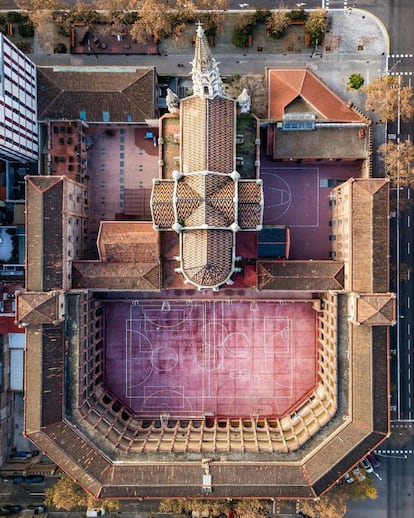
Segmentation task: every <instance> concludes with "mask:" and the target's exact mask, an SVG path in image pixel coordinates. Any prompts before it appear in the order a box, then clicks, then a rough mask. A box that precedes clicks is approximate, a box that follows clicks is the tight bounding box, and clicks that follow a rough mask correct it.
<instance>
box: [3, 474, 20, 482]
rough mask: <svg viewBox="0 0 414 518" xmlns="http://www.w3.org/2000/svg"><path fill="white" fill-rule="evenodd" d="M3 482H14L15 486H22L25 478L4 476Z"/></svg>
mask: <svg viewBox="0 0 414 518" xmlns="http://www.w3.org/2000/svg"><path fill="white" fill-rule="evenodd" d="M1 480H2V482H13V484H21V483H23V482H24V477H23V476H22V475H2V476H1Z"/></svg>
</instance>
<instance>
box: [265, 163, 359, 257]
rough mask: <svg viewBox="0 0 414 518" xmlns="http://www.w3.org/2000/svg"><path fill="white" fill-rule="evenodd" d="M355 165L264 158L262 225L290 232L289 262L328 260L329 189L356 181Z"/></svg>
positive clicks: (357, 173)
mask: <svg viewBox="0 0 414 518" xmlns="http://www.w3.org/2000/svg"><path fill="white" fill-rule="evenodd" d="M358 167H359V164H356V163H355V164H353V163H351V164H349V163H343V164H337V163H320V164H318V165H314V164H311V163H309V164H290V163H283V164H282V163H277V164H276V163H275V162H272V161H271V160H269V159H268V158H267V157H264V158H263V160H262V165H261V169H260V171H261V172H260V177H261V178H262V179H263V190H264V199H265V208H264V215H263V219H264V224H265V225H287V226H289V228H290V235H291V242H290V255H289V258H290V259H293V260H294V259H299V260H309V259H315V260H321V259H322V260H323V259H329V258H330V255H329V252H330V250H331V248H332V246H331V242H330V235H331V234H332V227H331V226H330V224H329V223H330V220H331V219H332V215H331V207H330V198H329V195H330V193H331V190H332V187H333V186H334V185H335V184H336V183H337V182H339V183H340V182H342V181H346V180H347V179H348V178H351V177H355V178H358V177H359V176H360V175H361V171H360V170H359V169H358Z"/></svg>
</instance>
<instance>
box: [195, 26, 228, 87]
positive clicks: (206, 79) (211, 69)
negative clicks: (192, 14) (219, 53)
mask: <svg viewBox="0 0 414 518" xmlns="http://www.w3.org/2000/svg"><path fill="white" fill-rule="evenodd" d="M217 65H218V63H217V62H216V60H215V59H214V58H213V56H212V54H211V50H210V47H209V45H208V41H207V38H206V35H205V33H204V30H203V27H202V26H201V23H199V24H198V26H197V33H196V42H195V53H194V59H193V61H192V66H193V69H192V72H191V75H192V79H193V92H194V95H198V96H199V97H224V90H223V83H222V82H221V77H220V72H219V69H218V66H217Z"/></svg>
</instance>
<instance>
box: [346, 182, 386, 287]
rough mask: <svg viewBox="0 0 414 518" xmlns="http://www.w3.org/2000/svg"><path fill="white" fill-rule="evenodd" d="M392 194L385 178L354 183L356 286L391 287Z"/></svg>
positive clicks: (354, 277) (352, 228) (353, 248)
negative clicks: (389, 247) (389, 282)
mask: <svg viewBox="0 0 414 518" xmlns="http://www.w3.org/2000/svg"><path fill="white" fill-rule="evenodd" d="M388 193H389V181H388V180H386V179H382V178H370V179H356V180H354V181H353V182H352V216H353V217H352V226H351V231H352V240H351V244H352V265H351V267H352V289H353V290H354V291H357V292H365V293H381V292H386V291H387V290H388V261H386V260H384V257H386V256H387V250H388V246H389V240H388V225H389V223H388V203H389V200H388Z"/></svg>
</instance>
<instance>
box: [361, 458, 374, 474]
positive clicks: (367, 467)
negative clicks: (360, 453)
mask: <svg viewBox="0 0 414 518" xmlns="http://www.w3.org/2000/svg"><path fill="white" fill-rule="evenodd" d="M361 466H362V467H363V468H364V470H365V471H366V472H367V473H372V472H373V471H374V468H373V467H372V466H371V463H370V461H369V460H368V459H362V460H361Z"/></svg>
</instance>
